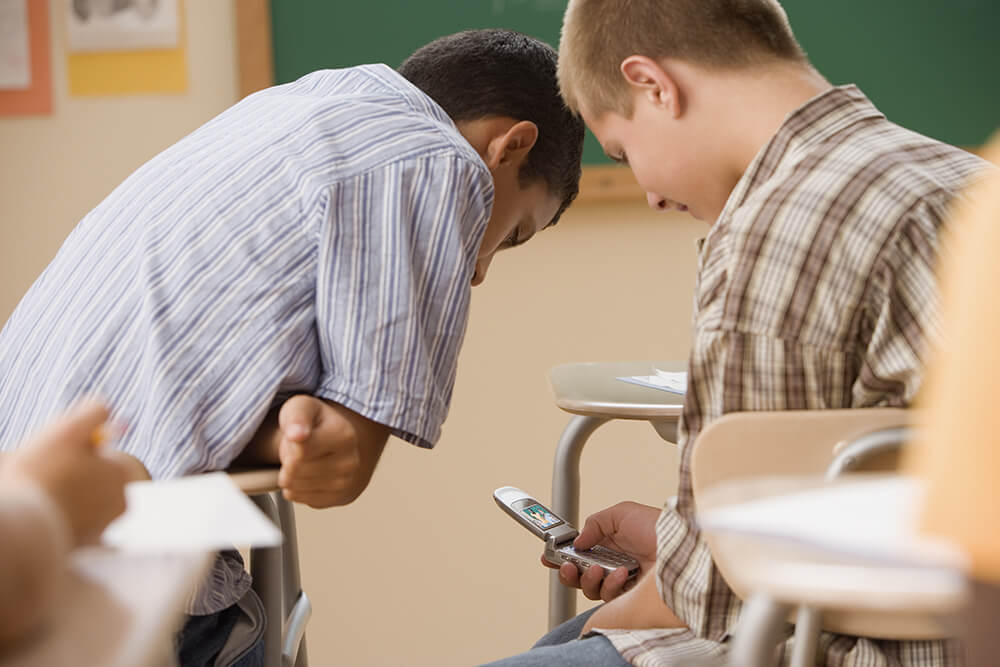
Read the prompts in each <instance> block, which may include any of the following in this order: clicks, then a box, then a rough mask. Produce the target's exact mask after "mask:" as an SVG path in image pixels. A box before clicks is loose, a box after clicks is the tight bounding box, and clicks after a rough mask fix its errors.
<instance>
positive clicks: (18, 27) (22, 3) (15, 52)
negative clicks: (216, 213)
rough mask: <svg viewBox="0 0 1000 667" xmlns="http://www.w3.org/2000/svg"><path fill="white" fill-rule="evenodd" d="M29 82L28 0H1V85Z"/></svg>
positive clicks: (15, 86) (18, 87)
mask: <svg viewBox="0 0 1000 667" xmlns="http://www.w3.org/2000/svg"><path fill="white" fill-rule="evenodd" d="M30 85H31V56H30V51H29V49H28V0H0V89H3V90H23V89H25V88H28V87H29V86H30Z"/></svg>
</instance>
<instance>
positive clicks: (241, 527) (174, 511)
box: [101, 472, 282, 551]
mask: <svg viewBox="0 0 1000 667" xmlns="http://www.w3.org/2000/svg"><path fill="white" fill-rule="evenodd" d="M125 500H126V505H127V509H126V510H125V513H124V514H123V515H122V516H120V517H118V518H117V519H116V520H115V521H113V522H112V523H111V525H109V526H108V527H107V528H106V529H105V531H104V534H103V535H102V536H101V541H102V542H103V543H104V544H105V545H107V546H112V547H118V548H121V549H130V550H141V551H200V550H212V551H214V550H218V549H231V548H233V547H234V546H237V547H257V546H262V547H267V546H276V545H278V544H281V540H282V537H281V531H279V530H278V529H277V527H276V526H275V525H274V524H273V523H272V522H271V520H270V519H268V518H267V516H266V515H265V514H264V513H263V512H261V511H260V509H259V508H258V507H257V506H256V505H254V504H253V502H251V500H250V499H249V498H247V497H246V495H245V494H244V493H243V492H242V491H240V489H239V487H237V486H236V484H234V483H233V481H232V480H231V479H229V476H228V475H226V474H225V473H221V472H219V473H210V474H206V475H192V476H191V477H181V478H178V479H171V480H163V481H157V482H132V483H130V484H128V485H127V486H126V487H125Z"/></svg>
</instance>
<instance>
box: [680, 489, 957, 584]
mask: <svg viewBox="0 0 1000 667" xmlns="http://www.w3.org/2000/svg"><path fill="white" fill-rule="evenodd" d="M923 493H924V489H923V487H922V486H921V485H920V483H919V482H918V481H917V480H914V479H911V478H907V477H902V476H900V477H891V478H887V479H879V480H866V481H858V482H851V483H844V484H831V485H829V486H823V487H821V488H817V489H812V490H809V491H801V492H797V493H788V494H782V495H778V496H772V497H769V498H763V499H760V500H754V501H750V502H745V503H739V504H735V505H729V506H725V507H719V508H717V509H714V510H710V511H708V512H705V513H703V514H700V515H699V517H698V522H699V523H700V524H701V525H702V527H704V528H705V529H706V530H712V531H719V532H724V531H729V532H736V533H743V534H750V535H759V536H763V537H768V538H773V539H778V540H784V541H789V542H795V543H798V544H805V545H808V546H814V547H817V548H819V549H822V550H824V551H829V552H834V553H839V554H843V555H848V556H858V557H862V558H869V559H873V560H877V561H884V562H889V563H896V564H908V565H923V566H944V567H955V568H962V567H963V566H964V564H965V559H964V556H963V555H962V552H961V551H960V550H959V549H958V548H956V547H955V546H954V545H952V544H950V543H949V542H947V541H945V540H939V539H934V538H931V537H927V536H924V535H922V534H920V533H919V532H918V529H917V524H918V512H919V510H920V507H922V504H923Z"/></svg>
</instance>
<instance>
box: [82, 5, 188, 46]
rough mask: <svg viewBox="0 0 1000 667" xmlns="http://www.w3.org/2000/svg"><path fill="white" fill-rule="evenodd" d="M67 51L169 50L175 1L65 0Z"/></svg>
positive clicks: (174, 38)
mask: <svg viewBox="0 0 1000 667" xmlns="http://www.w3.org/2000/svg"><path fill="white" fill-rule="evenodd" d="M65 3H66V16H67V20H66V26H67V36H68V38H69V50H70V51H121V50H136V49H173V48H176V47H177V44H178V34H179V30H178V24H179V22H178V16H177V0H76V1H74V0H65Z"/></svg>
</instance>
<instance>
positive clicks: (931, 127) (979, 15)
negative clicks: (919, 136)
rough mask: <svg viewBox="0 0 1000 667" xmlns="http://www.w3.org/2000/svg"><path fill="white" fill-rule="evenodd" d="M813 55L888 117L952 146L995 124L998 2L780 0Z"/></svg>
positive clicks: (999, 99)
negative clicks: (851, 84)
mask: <svg viewBox="0 0 1000 667" xmlns="http://www.w3.org/2000/svg"><path fill="white" fill-rule="evenodd" d="M782 5H783V6H784V7H785V11H786V12H787V13H788V19H789V21H791V24H792V28H793V30H794V31H795V34H796V36H797V37H798V38H799V42H801V44H802V45H803V47H804V48H805V50H806V52H807V54H808V55H809V58H810V60H812V62H813V63H814V64H815V65H816V67H817V68H818V69H819V70H820V71H821V72H822V73H823V74H824V75H825V76H826V77H827V78H828V79H829V80H830V81H831V82H833V83H838V84H839V83H856V84H858V85H859V86H860V87H861V89H862V90H863V91H864V92H865V93H866V94H867V95H868V97H870V98H871V100H872V101H873V102H874V103H875V105H876V106H878V107H879V109H881V110H882V111H883V112H884V113H885V114H886V116H888V117H889V119H890V120H892V121H895V122H896V123H899V124H900V125H903V126H905V127H908V128H910V129H912V130H916V131H917V132H921V133H923V134H926V135H929V136H932V137H934V138H936V139H940V140H942V141H947V142H948V143H952V144H956V145H959V146H969V147H973V146H980V145H982V144H983V143H984V142H985V141H986V139H987V138H988V137H989V136H990V134H992V132H993V131H994V130H995V129H996V128H998V127H1000V86H998V85H997V81H998V79H1000V48H998V47H1000V43H998V42H1000V2H998V1H997V0H783V2H782Z"/></svg>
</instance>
